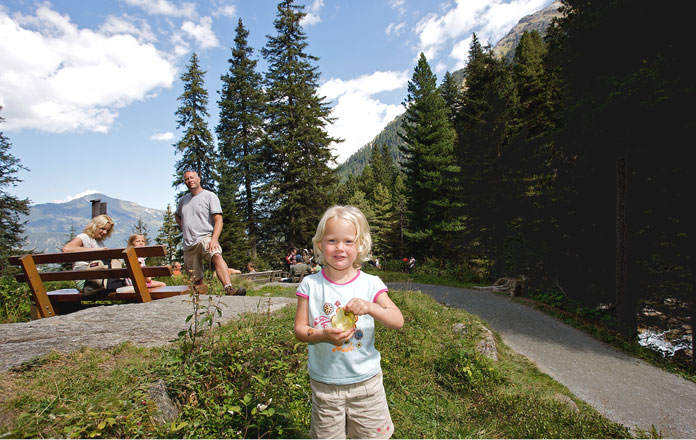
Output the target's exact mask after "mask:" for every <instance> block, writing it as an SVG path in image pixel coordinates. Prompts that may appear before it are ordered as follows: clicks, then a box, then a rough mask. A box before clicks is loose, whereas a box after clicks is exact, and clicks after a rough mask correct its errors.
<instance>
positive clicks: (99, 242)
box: [63, 214, 123, 294]
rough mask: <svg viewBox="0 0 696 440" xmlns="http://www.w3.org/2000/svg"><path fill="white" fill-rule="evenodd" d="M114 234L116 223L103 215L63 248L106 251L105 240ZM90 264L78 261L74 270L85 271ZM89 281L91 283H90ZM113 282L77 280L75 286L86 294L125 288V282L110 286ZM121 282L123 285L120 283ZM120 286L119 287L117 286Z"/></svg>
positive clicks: (115, 281) (71, 250)
mask: <svg viewBox="0 0 696 440" xmlns="http://www.w3.org/2000/svg"><path fill="white" fill-rule="evenodd" d="M113 232H114V221H113V220H111V217H109V216H108V215H105V214H102V215H98V216H96V217H93V218H92V220H90V221H89V223H87V226H85V229H84V231H82V232H81V233H79V234H77V236H75V238H73V239H72V240H70V241H69V242H67V243H66V244H65V246H63V252H80V251H88V250H90V249H93V250H98V249H106V246H104V240H105V239H107V238H109V237H110V236H111V234H112V233H113ZM103 264H104V265H105V266H110V262H104V263H103ZM89 265H90V263H89V262H87V261H76V262H74V263H73V270H85V269H87V268H88V267H89ZM88 281H89V282H88ZM111 281H112V280H77V281H76V282H75V285H76V287H77V289H78V290H80V291H81V292H84V293H87V294H88V293H94V292H96V291H98V290H103V289H105V288H106V290H116V288H118V287H121V286H123V280H119V279H116V280H114V282H113V283H111V284H112V285H111V286H109V282H111ZM118 281H121V283H118ZM116 284H119V285H116Z"/></svg>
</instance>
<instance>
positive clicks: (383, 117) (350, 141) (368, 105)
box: [319, 71, 409, 163]
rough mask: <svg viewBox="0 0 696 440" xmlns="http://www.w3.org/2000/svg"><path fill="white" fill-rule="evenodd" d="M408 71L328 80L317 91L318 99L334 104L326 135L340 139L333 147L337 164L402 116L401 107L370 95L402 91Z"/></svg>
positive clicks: (402, 109) (407, 78)
mask: <svg viewBox="0 0 696 440" xmlns="http://www.w3.org/2000/svg"><path fill="white" fill-rule="evenodd" d="M408 80H409V73H408V71H403V72H375V73H373V74H371V75H363V76H360V77H358V78H354V79H351V80H347V81H344V80H342V79H336V78H332V79H330V80H329V81H327V82H325V83H324V84H322V85H321V87H320V88H319V95H320V96H325V97H326V98H327V99H329V100H332V101H335V105H334V107H333V111H332V113H331V116H332V117H335V118H336V121H335V122H334V123H333V124H331V125H327V127H326V130H327V132H328V133H329V135H331V136H333V137H338V138H341V139H344V142H342V143H340V144H337V145H333V147H334V148H335V149H336V150H337V153H338V159H337V160H338V162H339V163H341V162H343V161H345V160H346V159H348V157H350V156H351V155H352V154H353V153H355V152H356V151H358V150H359V149H360V148H361V147H363V146H364V145H365V144H367V143H368V142H370V141H371V140H372V139H374V137H375V136H376V135H377V134H379V132H380V131H382V129H383V128H384V126H385V125H387V124H388V123H389V122H391V121H392V120H393V119H394V118H395V117H396V116H398V115H399V114H401V113H403V112H404V108H403V106H401V105H393V104H385V103H383V102H381V101H380V100H378V99H376V98H375V97H374V95H377V94H379V93H382V92H388V91H393V90H397V89H400V88H402V87H405V86H406V84H407V83H408Z"/></svg>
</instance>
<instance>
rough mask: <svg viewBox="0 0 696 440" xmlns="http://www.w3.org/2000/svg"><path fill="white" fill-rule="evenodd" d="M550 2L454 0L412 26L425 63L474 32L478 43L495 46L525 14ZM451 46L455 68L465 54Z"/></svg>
mask: <svg viewBox="0 0 696 440" xmlns="http://www.w3.org/2000/svg"><path fill="white" fill-rule="evenodd" d="M549 3H551V1H550V0H511V1H510V2H507V3H506V2H504V1H503V0H456V3H455V4H454V5H453V7H450V8H449V9H448V10H446V11H445V12H444V13H443V14H442V15H438V14H434V13H433V14H429V15H427V16H425V17H424V18H422V19H421V20H420V21H419V22H418V23H417V24H416V33H417V34H418V38H419V44H418V47H417V51H418V52H423V53H424V54H425V56H426V57H427V58H428V60H431V59H434V58H435V57H436V56H438V54H439V52H440V50H441V49H442V48H443V47H445V46H448V45H450V44H451V43H452V42H453V41H456V40H460V38H461V37H463V36H465V37H467V38H469V37H471V34H472V33H473V32H476V34H477V36H478V38H479V40H480V41H481V43H482V44H484V45H485V44H487V43H488V42H490V43H491V44H495V43H497V42H498V40H500V39H501V38H502V37H503V36H505V34H506V33H507V32H508V31H509V30H510V29H511V28H512V27H513V26H514V25H515V24H517V22H518V21H519V19H520V18H522V17H523V16H525V15H528V14H531V13H533V12H535V11H538V10H539V9H541V8H543V7H544V6H546V5H547V4H549ZM461 43H462V41H459V42H458V43H456V44H455V48H453V49H452V51H451V52H450V54H449V55H450V56H451V57H453V58H454V59H455V60H456V62H457V65H458V66H461V65H463V64H465V62H466V58H467V57H468V48H467V51H463V50H462V48H461V47H456V46H458V45H461Z"/></svg>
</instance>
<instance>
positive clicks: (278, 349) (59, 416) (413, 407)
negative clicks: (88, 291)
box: [0, 286, 630, 438]
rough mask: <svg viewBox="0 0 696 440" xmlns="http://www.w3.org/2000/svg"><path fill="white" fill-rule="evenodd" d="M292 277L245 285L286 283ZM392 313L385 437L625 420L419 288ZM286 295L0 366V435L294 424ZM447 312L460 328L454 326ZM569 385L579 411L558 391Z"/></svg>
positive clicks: (565, 427)
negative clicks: (205, 325)
mask: <svg viewBox="0 0 696 440" xmlns="http://www.w3.org/2000/svg"><path fill="white" fill-rule="evenodd" d="M294 290H295V289H294V288H293V287H283V286H281V287H272V288H270V287H269V288H263V289H260V290H257V291H253V292H250V294H254V295H264V294H269V293H270V294H272V295H274V296H294ZM390 296H391V297H392V298H393V299H394V301H395V302H396V304H397V305H398V306H399V307H400V308H401V310H402V312H403V313H404V317H405V319H406V324H405V326H404V328H402V329H401V330H397V331H395V330H388V329H385V328H383V327H378V330H377V336H376V341H377V348H378V349H379V350H380V351H381V353H382V369H383V371H384V377H385V388H386V391H387V398H388V401H389V406H390V409H391V413H392V418H393V420H394V423H395V427H396V431H395V436H396V437H398V438H456V437H484V438H626V437H630V433H629V432H628V431H627V429H626V428H625V427H623V426H620V425H618V424H615V423H613V422H611V421H609V420H608V419H606V418H604V417H603V416H601V415H600V414H598V413H597V412H596V411H595V410H593V409H592V408H591V407H589V406H587V405H586V404H585V403H583V402H582V401H580V400H578V399H577V398H575V397H574V396H573V395H572V394H571V393H570V392H569V391H568V390H567V389H566V388H564V387H563V386H561V385H560V384H558V383H557V382H555V381H554V380H552V379H551V378H550V377H548V376H546V375H545V374H542V373H541V372H539V371H538V370H537V369H536V368H535V367H534V366H533V365H532V364H531V363H530V362H528V361H527V360H526V359H525V358H523V357H522V356H519V355H517V354H516V353H514V352H513V351H512V350H510V349H508V348H507V347H505V346H502V345H501V343H500V342H499V341H500V340H499V339H498V344H499V345H498V346H499V357H500V360H499V361H498V362H496V363H493V362H491V361H489V360H488V359H486V358H482V357H481V356H479V355H477V354H476V353H475V351H474V350H473V348H474V346H475V344H476V342H477V340H478V337H479V330H478V329H479V323H480V321H479V320H478V318H477V317H475V316H473V315H470V314H468V313H466V312H465V311H463V310H459V309H452V308H447V307H444V306H442V305H440V304H437V303H436V302H435V301H433V300H432V299H431V298H430V297H428V296H427V295H425V294H422V293H419V292H407V291H393V292H391V293H390ZM294 311H295V307H294V306H290V307H286V308H284V309H282V310H280V311H277V312H274V313H271V314H250V315H247V316H245V317H243V318H241V319H240V320H237V321H234V322H232V323H230V324H227V325H224V326H222V327H221V328H220V329H218V330H215V331H214V332H211V333H210V334H209V335H206V336H204V337H203V338H202V340H199V345H198V346H196V347H194V348H193V350H189V349H190V348H191V347H190V346H189V347H187V346H186V344H185V343H182V342H180V343H175V344H172V345H171V346H169V347H165V348H151V349H145V348H136V347H133V346H131V345H128V344H126V345H121V346H118V347H116V348H114V349H111V350H91V349H85V350H82V351H78V352H74V353H72V354H69V355H59V354H52V355H49V356H47V357H44V358H42V359H41V360H39V361H37V362H34V363H32V364H30V365H27V366H26V367H25V368H22V369H17V370H15V371H11V372H8V373H4V374H2V375H0V434H1V435H2V436H5V437H19V438H22V437H67V436H74V437H129V438H130V437H147V438H223V437H224V438H241V437H270V438H303V437H306V436H307V435H308V429H309V422H310V419H309V417H310V416H309V414H310V405H311V403H310V402H311V401H310V390H309V384H308V374H307V347H306V345H305V344H303V343H299V342H297V341H296V340H295V338H294V336H293V332H292V327H293V320H294ZM455 323H463V324H464V325H465V326H466V329H467V330H466V331H465V332H463V335H462V336H460V335H457V334H455V333H454V332H453V331H452V326H453V325H454V324H455ZM157 379H163V380H164V381H165V382H166V383H167V385H168V388H169V392H170V395H171V396H172V397H173V398H174V399H175V400H176V402H177V404H178V405H179V407H180V410H181V412H180V415H179V417H178V418H177V420H175V421H174V422H173V423H171V424H167V425H164V426H158V425H156V424H155V423H154V421H153V413H154V411H155V407H154V404H153V402H152V401H150V399H149V397H147V394H146V390H147V389H148V387H149V384H151V383H153V382H154V381H156V380H157ZM557 394H563V395H566V396H569V397H571V398H572V399H573V400H574V401H575V403H576V404H577V406H578V407H579V412H577V413H576V412H574V411H572V410H571V409H569V408H568V407H567V406H566V405H565V404H563V403H559V401H558V400H557V398H556V396H557Z"/></svg>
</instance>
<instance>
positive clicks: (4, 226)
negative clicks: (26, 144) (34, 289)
mask: <svg viewBox="0 0 696 440" xmlns="http://www.w3.org/2000/svg"><path fill="white" fill-rule="evenodd" d="M0 110H2V107H0ZM2 122H5V119H4V118H2V117H0V123H2ZM11 147H12V144H11V143H10V140H9V139H8V138H7V137H6V136H5V135H4V134H3V132H2V131H0V268H4V267H6V261H7V258H5V257H6V256H7V255H8V254H9V253H11V251H13V250H17V249H19V248H21V247H22V242H23V241H24V235H23V234H24V223H23V222H21V221H20V219H19V215H20V214H24V215H29V199H20V198H18V197H16V196H13V195H11V194H9V193H8V192H6V191H5V189H6V188H7V187H10V186H16V185H17V183H19V182H21V180H20V179H19V178H18V177H17V173H18V172H19V170H21V169H24V170H26V168H25V167H24V166H22V165H21V164H20V162H19V159H17V158H16V157H14V156H13V155H12V154H11V153H10V148H11Z"/></svg>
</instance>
